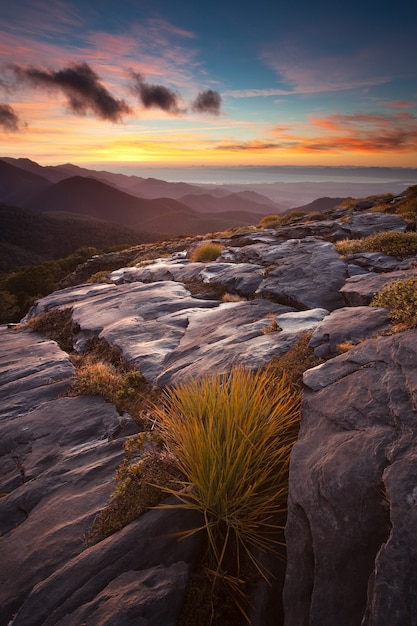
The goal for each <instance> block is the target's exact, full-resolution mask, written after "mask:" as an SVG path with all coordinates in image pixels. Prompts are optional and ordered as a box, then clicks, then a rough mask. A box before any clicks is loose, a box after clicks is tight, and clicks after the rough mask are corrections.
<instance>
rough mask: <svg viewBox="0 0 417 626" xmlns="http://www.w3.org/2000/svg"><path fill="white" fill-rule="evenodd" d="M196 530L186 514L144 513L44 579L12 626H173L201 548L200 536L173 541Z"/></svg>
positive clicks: (196, 521) (194, 519)
mask: <svg viewBox="0 0 417 626" xmlns="http://www.w3.org/2000/svg"><path fill="white" fill-rule="evenodd" d="M171 502H173V501H172V500H171ZM201 523H202V520H201V518H200V516H199V515H198V514H197V513H196V512H192V511H181V510H178V509H166V510H162V509H159V510H158V509H157V510H151V511H149V513H147V514H145V515H143V516H142V517H140V518H139V519H138V520H135V521H134V522H131V523H130V524H129V525H128V526H126V527H125V528H123V529H122V530H120V531H119V532H117V533H115V534H114V535H112V536H110V537H108V538H107V539H104V540H103V541H101V542H100V543H98V544H96V545H94V546H91V547H89V548H87V549H85V550H84V551H83V552H82V553H80V554H78V555H74V556H73V558H71V559H68V561H67V562H66V563H65V564H63V565H62V566H61V567H60V568H57V569H56V570H55V571H54V572H53V573H51V574H50V575H49V576H45V578H44V580H43V581H42V582H40V583H39V584H38V585H36V586H34V587H33V590H32V592H31V593H30V594H29V595H28V597H27V598H26V600H25V602H24V603H23V604H22V605H21V607H20V609H19V611H18V612H17V615H16V617H15V619H14V622H13V626H40V625H41V624H42V626H55V625H56V624H64V625H66V626H72V624H83V623H87V624H91V625H93V626H101V625H102V624H129V625H130V624H131V625H132V626H133V625H134V624H144V626H145V625H146V626H161V625H162V624H163V625H164V626H165V624H167V626H171V625H172V626H174V625H175V624H176V622H177V619H178V613H179V611H180V608H181V605H182V603H183V601H184V592H185V589H186V587H187V585H188V575H189V570H190V565H192V564H193V563H195V559H196V556H197V555H198V553H199V550H200V549H201V537H200V535H199V534H193V535H191V536H190V537H188V538H187V539H184V540H182V541H179V540H178V538H177V537H176V533H179V532H182V531H186V530H190V529H193V528H196V527H199V526H201ZM119 609H120V613H119ZM135 619H136V620H137V621H136V622H135V621H134V620H135ZM4 623H5V624H7V622H4ZM2 626H3V623H2Z"/></svg>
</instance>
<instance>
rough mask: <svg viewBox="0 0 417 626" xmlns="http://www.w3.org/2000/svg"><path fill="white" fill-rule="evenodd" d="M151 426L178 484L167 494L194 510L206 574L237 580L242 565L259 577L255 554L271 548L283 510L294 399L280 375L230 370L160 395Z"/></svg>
mask: <svg viewBox="0 0 417 626" xmlns="http://www.w3.org/2000/svg"><path fill="white" fill-rule="evenodd" d="M155 412H156V416H157V420H158V423H159V428H160V430H161V433H162V436H163V438H164V440H165V441H166V444H167V446H168V449H169V450H170V452H171V453H172V454H173V455H174V457H175V458H176V459H177V465H178V469H179V470H180V472H181V473H182V474H183V475H184V477H185V480H184V481H183V482H181V483H179V485H178V488H176V489H174V490H172V489H171V490H168V491H169V493H172V494H175V495H176V496H177V498H178V499H179V502H180V504H178V505H177V506H179V507H181V508H188V509H195V510H198V511H201V513H202V517H203V519H204V524H203V526H202V528H196V529H194V530H193V531H191V532H197V531H199V530H202V529H204V530H205V532H206V533H207V538H208V545H209V550H210V554H211V561H212V565H211V567H212V568H213V572H214V574H215V575H217V576H220V574H221V575H222V576H224V575H225V573H227V572H229V574H230V577H231V578H233V579H234V577H239V576H240V573H241V566H242V563H252V564H253V565H255V566H256V568H257V570H258V572H259V573H261V574H262V575H263V576H265V571H264V570H263V568H262V566H261V564H260V563H259V560H258V559H257V558H256V556H255V552H256V551H257V550H260V551H263V552H270V551H272V550H274V549H276V548H277V544H278V543H279V541H278V540H277V533H278V531H279V529H280V528H281V526H280V524H279V521H278V520H279V519H280V515H281V516H282V515H283V514H284V513H285V511H286V502H287V491H288V463H289V456H290V450H291V447H292V445H293V443H294V441H295V438H296V435H297V430H298V418H299V397H298V395H297V394H295V393H293V392H292V391H291V390H290V388H289V387H288V385H287V383H286V380H285V377H284V376H283V377H282V378H280V379H278V380H277V379H276V378H275V375H274V372H273V371H272V370H271V369H269V368H266V369H263V370H260V371H259V372H257V373H254V372H251V371H249V370H246V369H244V368H240V367H235V368H234V369H232V371H231V372H230V373H228V374H224V375H216V376H213V377H209V376H204V377H201V378H198V379H193V380H190V381H189V382H186V383H183V384H180V385H178V386H175V387H173V388H171V389H169V390H167V391H166V395H165V397H164V398H163V400H162V404H161V405H160V406H159V407H155Z"/></svg>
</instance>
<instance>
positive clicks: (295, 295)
mask: <svg viewBox="0 0 417 626" xmlns="http://www.w3.org/2000/svg"><path fill="white" fill-rule="evenodd" d="M271 248H272V249H270V250H269V252H268V253H264V254H263V258H265V259H267V261H268V262H269V263H271V265H272V266H273V267H271V268H270V271H269V273H268V277H267V278H265V279H264V280H263V281H262V283H261V284H260V286H259V287H258V289H257V294H259V295H260V296H262V297H264V298H265V297H272V298H273V299H274V300H275V301H277V302H282V303H286V304H289V305H292V306H294V307H296V308H300V309H312V308H316V307H319V308H325V309H328V310H329V311H333V310H334V309H338V308H340V307H342V306H344V305H345V301H344V300H343V298H342V296H341V295H340V293H339V290H340V288H341V287H342V286H343V285H344V283H345V280H346V276H347V264H346V263H345V262H344V261H342V259H341V257H340V255H339V254H338V253H337V252H336V250H335V248H334V245H333V244H332V243H329V242H327V241H321V240H319V239H316V238H314V237H306V238H305V239H290V240H288V241H285V242H283V243H281V244H279V245H277V246H272V247H271ZM258 252H260V251H259V247H258Z"/></svg>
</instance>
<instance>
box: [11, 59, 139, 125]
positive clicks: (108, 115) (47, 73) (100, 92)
mask: <svg viewBox="0 0 417 626" xmlns="http://www.w3.org/2000/svg"><path fill="white" fill-rule="evenodd" d="M12 70H13V72H14V74H15V76H16V79H17V81H18V82H23V83H28V84H30V85H31V86H33V87H35V88H41V89H47V90H58V91H61V92H62V93H63V94H64V95H65V96H66V98H67V102H68V105H69V108H70V110H71V111H72V112H73V113H75V114H76V115H86V114H87V113H88V112H93V113H94V114H95V115H97V116H98V117H99V118H101V119H104V120H109V121H111V122H118V121H120V120H121V119H122V117H123V116H124V115H126V114H127V113H131V112H132V111H131V108H130V107H129V106H128V105H127V103H126V102H125V101H124V100H118V99H116V98H115V97H114V96H112V95H111V93H110V92H109V91H108V90H107V89H106V88H105V87H104V86H103V84H102V83H101V82H100V79H99V77H98V75H97V74H96V73H95V72H94V70H93V69H91V67H90V66H89V65H87V63H79V64H73V65H70V66H68V67H65V68H63V69H61V70H56V71H52V70H44V69H38V68H35V67H21V66H18V65H15V66H13V67H12Z"/></svg>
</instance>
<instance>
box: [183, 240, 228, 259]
mask: <svg viewBox="0 0 417 626" xmlns="http://www.w3.org/2000/svg"><path fill="white" fill-rule="evenodd" d="M223 249H224V246H222V245H221V244H220V243H215V242H214V241H212V242H207V243H202V244H201V245H199V246H197V247H196V248H194V250H193V251H192V253H191V261H193V262H194V263H206V262H208V261H215V260H216V259H217V258H218V257H219V256H220V255H221V253H222V251H223Z"/></svg>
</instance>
